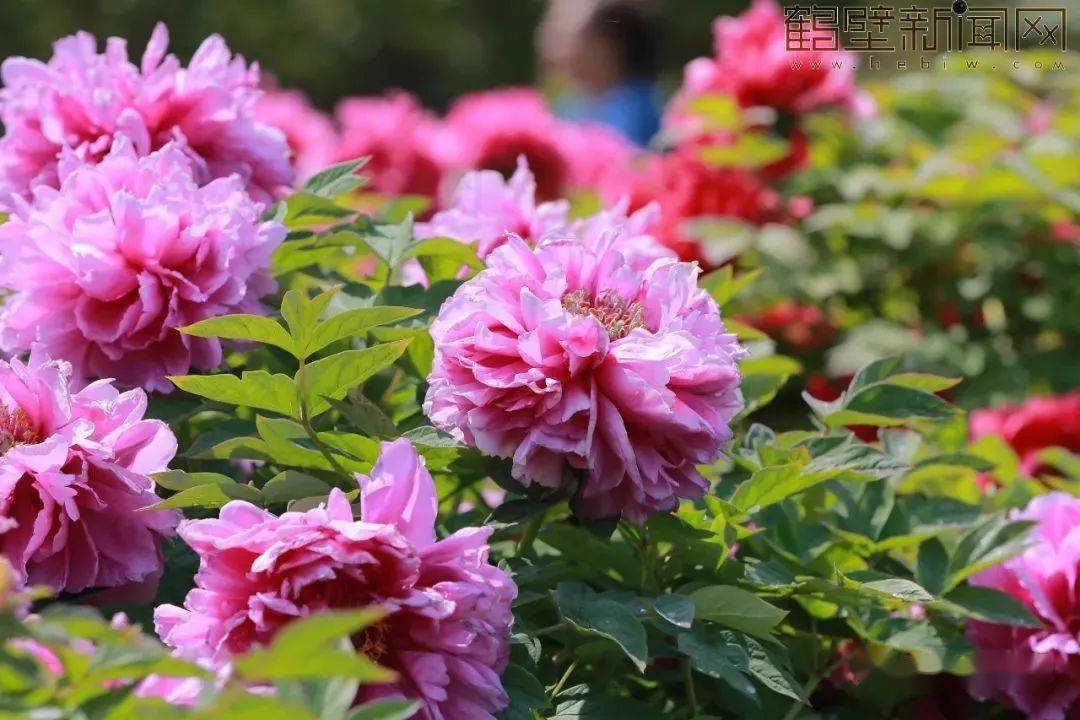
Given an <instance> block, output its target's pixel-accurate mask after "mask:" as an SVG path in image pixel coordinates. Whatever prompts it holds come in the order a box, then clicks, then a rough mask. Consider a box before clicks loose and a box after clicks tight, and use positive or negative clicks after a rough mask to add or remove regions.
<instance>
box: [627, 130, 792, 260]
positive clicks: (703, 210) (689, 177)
mask: <svg viewBox="0 0 1080 720" xmlns="http://www.w3.org/2000/svg"><path fill="white" fill-rule="evenodd" d="M632 182H633V185H632V186H631V187H626V186H623V187H617V186H612V187H609V189H608V192H609V195H610V194H614V192H620V193H622V194H624V195H627V196H629V197H632V198H638V199H639V200H638V202H639V203H640V202H641V200H640V199H641V198H646V197H648V198H654V199H655V201H656V202H657V203H658V204H659V206H660V217H659V220H658V221H657V223H656V225H655V228H654V232H655V235H656V236H657V238H659V240H660V241H661V242H662V243H663V244H664V245H666V246H667V247H669V248H671V249H672V250H674V251H675V252H676V253H677V254H678V255H679V257H681V258H682V259H684V260H696V261H698V262H699V263H701V264H702V265H703V266H704V267H706V268H711V267H714V266H715V265H716V264H717V262H720V261H724V260H726V259H727V258H726V257H720V258H717V257H713V256H711V253H710V249H709V247H708V246H707V245H703V244H702V243H701V242H700V241H699V240H698V239H697V238H695V237H693V236H692V235H691V234H690V233H689V232H687V229H686V223H687V221H688V220H692V219H694V218H702V217H704V218H709V217H713V218H735V219H738V220H745V221H747V222H750V223H754V224H764V223H767V222H772V221H778V220H781V219H783V216H784V208H783V201H782V198H781V197H780V194H779V193H777V192H776V191H775V190H773V189H772V188H770V187H769V186H768V185H766V184H765V183H764V182H763V181H762V180H761V178H760V177H759V176H758V175H757V174H755V173H753V172H751V171H749V170H745V169H742V168H736V167H726V166H718V165H708V164H706V163H705V162H703V161H702V160H701V159H700V158H699V157H698V154H697V151H696V150H695V149H693V148H690V147H683V148H680V149H678V150H676V151H674V152H671V153H668V154H667V155H662V156H657V157H654V158H652V159H651V160H650V161H649V162H648V163H646V164H644V165H643V166H641V167H640V168H639V169H638V173H637V174H636V176H634V177H633V178H632Z"/></svg>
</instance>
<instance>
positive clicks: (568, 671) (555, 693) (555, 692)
mask: <svg viewBox="0 0 1080 720" xmlns="http://www.w3.org/2000/svg"><path fill="white" fill-rule="evenodd" d="M576 668H577V660H575V661H574V662H572V663H570V667H568V668H566V672H564V673H563V675H562V677H561V678H559V682H557V683H555V687H553V688H551V699H552V700H554V699H555V698H557V697H558V696H559V693H560V692H562V689H563V688H564V687H565V686H566V682H567V680H569V679H570V675H571V674H572V673H573V672H574V670H575V669H576Z"/></svg>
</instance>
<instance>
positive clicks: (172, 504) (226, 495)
mask: <svg viewBox="0 0 1080 720" xmlns="http://www.w3.org/2000/svg"><path fill="white" fill-rule="evenodd" d="M230 500H247V501H248V502H250V503H255V504H256V505H262V493H260V492H259V491H258V490H257V489H255V488H253V487H251V486H250V485H241V484H239V483H232V484H229V485H217V484H214V483H209V484H206V485H196V486H195V487H190V488H188V489H187V490H181V491H180V492H178V493H176V494H175V495H173V496H172V497H171V498H169V499H168V500H162V501H161V502H159V503H155V504H153V505H151V506H150V507H149V508H147V509H148V510H166V509H174V508H193V507H198V508H219V507H221V506H223V505H225V503H227V502H229V501H230Z"/></svg>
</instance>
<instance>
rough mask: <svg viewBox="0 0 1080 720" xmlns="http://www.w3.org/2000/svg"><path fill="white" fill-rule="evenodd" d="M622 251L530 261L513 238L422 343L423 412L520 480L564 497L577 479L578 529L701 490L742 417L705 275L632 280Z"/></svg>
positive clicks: (657, 265)
mask: <svg viewBox="0 0 1080 720" xmlns="http://www.w3.org/2000/svg"><path fill="white" fill-rule="evenodd" d="M618 242H619V238H618V236H617V235H612V234H608V236H607V241H606V242H605V243H601V244H597V245H587V244H585V243H583V242H580V241H579V240H576V239H566V240H563V239H558V240H548V241H545V242H542V243H541V244H540V245H539V246H538V247H537V248H535V249H532V248H530V247H529V246H528V245H527V244H526V243H525V242H524V241H522V240H521V239H519V238H512V239H511V240H510V241H509V242H507V244H506V245H504V246H502V247H501V248H499V249H498V250H496V251H495V252H494V253H492V255H491V256H490V257H488V267H487V269H486V270H484V271H483V272H481V273H480V274H479V275H477V276H476V277H474V278H472V279H471V280H469V281H467V282H466V283H465V284H464V285H463V286H462V287H461V288H459V289H458V291H457V292H456V293H455V294H454V295H453V296H452V297H451V298H450V299H449V300H447V302H446V303H445V304H444V305H443V307H442V309H441V311H440V313H439V317H438V318H437V319H436V320H435V322H434V323H433V325H432V328H431V334H432V337H433V339H434V340H435V348H436V349H435V361H434V369H433V371H432V373H431V375H430V376H429V377H428V382H429V383H430V389H429V391H428V395H427V398H426V400H425V403H424V410H425V412H426V413H427V415H428V417H430V418H431V420H432V422H433V423H434V424H435V425H437V426H438V427H440V428H442V429H443V430H446V431H447V432H450V433H452V434H453V435H455V436H456V437H457V438H459V439H461V440H463V441H465V442H467V443H469V444H471V445H474V446H476V447H477V448H479V449H480V450H482V451H484V452H486V453H490V454H493V455H498V456H502V457H512V458H513V472H514V475H515V477H517V478H518V479H519V480H521V481H523V482H525V483H538V484H540V485H543V486H547V487H558V486H559V485H561V484H562V482H563V471H564V468H565V467H566V466H569V467H570V468H574V469H575V470H577V471H578V472H579V473H580V475H581V477H582V478H583V481H582V485H581V488H580V490H579V493H578V497H577V502H578V507H579V510H580V511H581V512H582V514H583V515H585V516H589V517H609V516H615V515H619V514H623V515H625V516H626V517H627V518H629V519H631V520H633V521H635V522H642V521H644V520H645V519H646V518H647V517H648V516H649V515H650V514H652V513H654V512H657V511H662V510H669V509H672V508H674V507H675V506H676V505H677V504H678V500H679V498H691V497H699V496H701V495H702V494H703V493H704V492H705V490H706V489H707V487H708V484H707V482H706V481H705V479H704V478H703V477H702V476H701V475H700V473H699V472H698V471H697V469H696V465H698V464H702V463H711V462H714V461H716V460H717V459H718V458H719V457H720V455H721V452H720V451H721V447H722V445H723V444H724V443H725V442H726V441H728V440H729V439H730V438H731V430H730V429H729V427H728V423H729V422H730V420H731V419H732V417H733V416H734V415H735V413H736V412H738V411H739V409H740V408H741V406H742V398H741V395H740V393H739V373H738V368H737V365H736V362H737V360H738V358H739V357H740V356H741V354H742V350H741V348H740V347H739V346H738V344H737V341H736V339H735V336H734V335H730V334H727V333H725V331H724V324H723V322H722V321H721V319H720V313H719V310H718V309H717V306H716V303H715V302H713V300H712V298H711V297H710V296H709V295H708V293H706V292H704V291H702V290H700V289H698V287H697V276H698V269H697V267H696V266H694V265H692V264H689V263H680V262H678V261H676V260H674V259H661V260H657V261H655V262H653V263H651V264H649V265H648V266H647V267H646V268H644V269H641V266H640V264H639V263H635V262H634V261H633V259H632V258H628V257H627V256H626V255H625V254H624V253H623V252H621V251H620V250H619V249H618Z"/></svg>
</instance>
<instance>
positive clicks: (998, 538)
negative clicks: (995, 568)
mask: <svg viewBox="0 0 1080 720" xmlns="http://www.w3.org/2000/svg"><path fill="white" fill-rule="evenodd" d="M1033 525H1034V523H1033V522H1031V521H1028V520H1014V521H1010V520H1008V519H1006V518H1005V517H1002V516H1000V515H996V516H992V517H989V518H987V519H985V520H984V521H982V522H981V523H979V524H978V525H976V526H975V527H973V528H972V529H971V530H969V531H968V532H967V533H965V534H964V536H963V537H961V538H960V542H959V543H957V545H956V549H955V550H954V551H953V555H952V559H951V561H950V563H949V581H948V582H947V583H946V584H945V590H946V591H948V590H951V589H952V588H954V587H956V586H957V585H959V584H960V583H961V582H963V581H964V580H966V579H967V578H969V577H971V576H972V575H974V574H975V573H977V572H979V571H980V570H984V569H986V568H988V567H990V566H992V565H998V564H1000V563H1002V562H1004V561H1005V560H1007V559H1009V558H1010V557H1012V556H1013V555H1016V554H1017V553H1019V552H1021V551H1023V550H1024V549H1025V548H1027V547H1028V546H1029V545H1030V544H1031V539H1030V538H1029V536H1028V533H1029V531H1030V530H1031V528H1032V526H1033Z"/></svg>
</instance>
